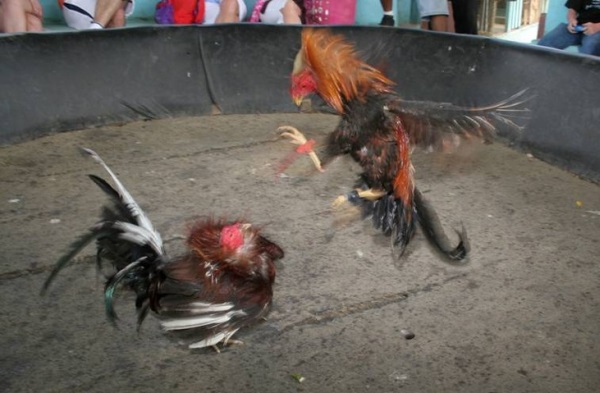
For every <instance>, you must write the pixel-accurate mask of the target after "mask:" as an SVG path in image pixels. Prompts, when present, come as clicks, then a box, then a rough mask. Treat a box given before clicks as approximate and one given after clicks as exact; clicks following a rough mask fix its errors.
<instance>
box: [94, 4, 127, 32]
mask: <svg viewBox="0 0 600 393" xmlns="http://www.w3.org/2000/svg"><path fill="white" fill-rule="evenodd" d="M122 9H123V0H96V7H95V12H94V20H95V21H96V23H98V24H100V25H101V26H108V25H109V24H110V23H111V22H112V20H113V17H115V15H116V14H117V13H118V12H119V10H122ZM118 19H119V16H117V21H116V22H118ZM124 25H125V16H124V15H123V24H122V25H121V26H124ZM116 27H120V26H116Z"/></svg>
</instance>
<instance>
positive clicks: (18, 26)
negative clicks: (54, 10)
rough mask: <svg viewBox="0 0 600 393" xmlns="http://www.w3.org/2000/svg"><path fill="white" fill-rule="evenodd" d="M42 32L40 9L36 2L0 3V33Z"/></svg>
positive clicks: (19, 0) (5, 0)
mask: <svg viewBox="0 0 600 393" xmlns="http://www.w3.org/2000/svg"><path fill="white" fill-rule="evenodd" d="M25 31H42V7H41V5H40V4H39V2H38V1H37V0H35V1H34V0H2V1H0V32H5V33H17V32H25Z"/></svg>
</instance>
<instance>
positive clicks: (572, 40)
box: [538, 23, 582, 49]
mask: <svg viewBox="0 0 600 393" xmlns="http://www.w3.org/2000/svg"><path fill="white" fill-rule="evenodd" d="M581 35H582V34H581V33H577V34H572V33H570V32H569V30H567V24H566V23H561V24H559V25H558V26H556V27H555V28H554V29H553V30H551V31H550V32H549V33H547V34H545V35H544V36H543V37H542V38H541V39H540V41H539V42H538V45H540V46H546V47H549V48H556V49H565V48H568V47H569V46H571V45H580V44H581Z"/></svg>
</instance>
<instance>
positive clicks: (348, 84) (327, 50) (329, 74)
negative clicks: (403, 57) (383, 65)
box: [293, 28, 394, 114]
mask: <svg viewBox="0 0 600 393" xmlns="http://www.w3.org/2000/svg"><path fill="white" fill-rule="evenodd" d="M306 68H308V69H310V71H311V72H312V74H313V77H314V79H315V81H316V83H317V90H318V92H319V95H320V96H321V97H322V98H323V99H324V100H325V101H326V102H327V103H328V104H329V105H331V106H332V107H333V108H334V109H335V110H336V111H337V112H338V113H340V114H341V113H344V102H345V101H348V100H351V99H362V98H363V96H364V94H366V93H367V92H368V91H369V90H370V89H375V90H377V91H379V92H391V91H392V86H393V84H394V83H393V82H392V81H391V80H390V79H388V78H387V77H386V76H385V75H384V74H383V73H382V72H381V71H379V70H377V69H376V68H375V67H372V66H370V65H369V64H367V63H365V62H364V61H362V60H361V59H360V58H359V57H358V54H357V53H356V51H355V50H354V47H353V46H352V45H351V44H350V43H348V42H347V41H346V40H345V39H344V37H343V36H341V35H335V34H331V32H329V31H328V30H326V29H315V28H304V29H303V30H302V48H301V49H300V52H299V54H298V56H297V60H296V62H295V64H294V71H293V73H296V74H297V73H300V72H301V71H302V70H304V69H306Z"/></svg>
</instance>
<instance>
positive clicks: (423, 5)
mask: <svg viewBox="0 0 600 393" xmlns="http://www.w3.org/2000/svg"><path fill="white" fill-rule="evenodd" d="M417 4H418V6H419V13H420V15H421V19H422V20H424V21H428V23H427V27H428V28H429V29H431V30H435V31H448V2H447V1H446V0H418V2H417ZM421 26H422V27H423V26H424V23H423V22H422V24H421Z"/></svg>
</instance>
